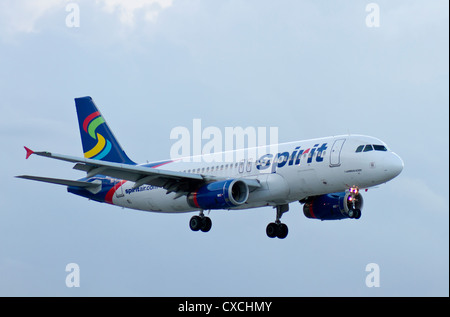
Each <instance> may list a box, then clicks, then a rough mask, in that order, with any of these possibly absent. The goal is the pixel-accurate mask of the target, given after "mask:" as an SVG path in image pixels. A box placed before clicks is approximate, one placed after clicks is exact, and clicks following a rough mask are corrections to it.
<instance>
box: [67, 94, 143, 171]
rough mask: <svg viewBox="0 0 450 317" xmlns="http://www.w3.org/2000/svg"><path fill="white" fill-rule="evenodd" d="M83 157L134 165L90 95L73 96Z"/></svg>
mask: <svg viewBox="0 0 450 317" xmlns="http://www.w3.org/2000/svg"><path fill="white" fill-rule="evenodd" d="M75 106H76V108H77V115H78V124H79V127H80V134H81V143H82V145H83V152H84V157H85V158H90V159H94V160H102V161H108V162H115V163H125V164H133V165H136V163H134V162H133V161H132V160H130V158H129V157H128V156H127V155H126V154H125V152H124V150H123V149H122V147H121V146H120V144H119V142H117V140H116V138H115V137H114V134H113V133H112V131H111V129H110V128H109V127H108V124H107V123H106V121H105V119H104V118H103V116H102V114H101V113H100V111H99V110H98V109H97V106H96V105H95V103H94V101H93V100H92V98H91V97H81V98H75Z"/></svg>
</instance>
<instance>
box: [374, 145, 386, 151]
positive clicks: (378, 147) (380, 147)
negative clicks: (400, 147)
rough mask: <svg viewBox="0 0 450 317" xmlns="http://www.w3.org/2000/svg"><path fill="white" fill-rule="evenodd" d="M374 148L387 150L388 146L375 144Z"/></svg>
mask: <svg viewBox="0 0 450 317" xmlns="http://www.w3.org/2000/svg"><path fill="white" fill-rule="evenodd" d="M373 148H374V149H375V151H387V149H386V147H385V146H384V145H376V144H374V145H373Z"/></svg>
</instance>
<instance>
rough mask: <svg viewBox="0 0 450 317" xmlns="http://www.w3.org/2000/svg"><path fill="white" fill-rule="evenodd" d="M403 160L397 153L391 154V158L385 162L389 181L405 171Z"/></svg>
mask: <svg viewBox="0 0 450 317" xmlns="http://www.w3.org/2000/svg"><path fill="white" fill-rule="evenodd" d="M403 166H404V164H403V160H402V159H401V158H400V156H398V155H397V154H395V153H393V152H392V153H390V156H389V158H388V159H387V160H386V161H385V166H384V167H385V169H384V171H385V172H386V174H387V176H388V177H389V179H393V178H395V177H397V176H398V175H399V174H400V173H401V172H402V170H403Z"/></svg>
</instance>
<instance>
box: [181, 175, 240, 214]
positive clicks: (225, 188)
mask: <svg viewBox="0 0 450 317" xmlns="http://www.w3.org/2000/svg"><path fill="white" fill-rule="evenodd" d="M248 194H249V189H248V186H247V184H246V183H245V182H243V181H241V180H237V179H228V180H225V181H219V182H213V183H209V184H206V185H203V186H202V187H200V188H199V189H197V190H196V191H194V192H191V193H189V194H188V195H187V202H188V204H189V206H191V207H194V208H201V209H203V210H208V209H228V208H231V207H236V206H239V205H242V204H244V203H245V202H246V201H247V199H248Z"/></svg>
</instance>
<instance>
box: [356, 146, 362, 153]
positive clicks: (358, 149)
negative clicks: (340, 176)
mask: <svg viewBox="0 0 450 317" xmlns="http://www.w3.org/2000/svg"><path fill="white" fill-rule="evenodd" d="M363 149H364V145H360V146H358V148H357V149H356V153H358V152H361V151H362V150H363Z"/></svg>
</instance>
